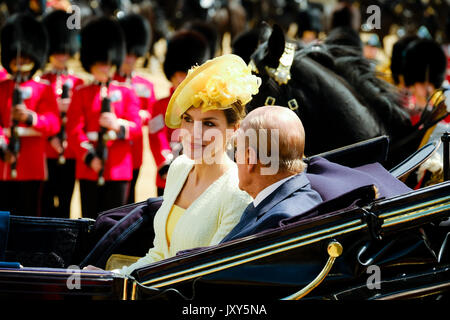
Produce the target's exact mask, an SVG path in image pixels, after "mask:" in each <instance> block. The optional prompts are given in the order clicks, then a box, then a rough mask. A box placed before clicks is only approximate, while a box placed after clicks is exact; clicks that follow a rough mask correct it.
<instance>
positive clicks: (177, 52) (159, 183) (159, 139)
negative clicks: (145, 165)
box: [148, 30, 210, 196]
mask: <svg viewBox="0 0 450 320" xmlns="http://www.w3.org/2000/svg"><path fill="white" fill-rule="evenodd" d="M209 57H210V52H209V46H208V42H207V40H206V39H205V37H204V36H203V35H202V34H200V33H198V32H196V31H188V30H184V31H178V32H177V33H175V34H174V35H173V36H172V38H171V39H169V41H168V43H167V51H166V57H165V59H164V65H163V69H164V73H165V75H166V78H167V79H168V80H169V81H170V82H171V84H172V87H171V88H170V95H169V96H168V97H166V98H163V99H160V100H158V101H157V102H156V103H155V104H154V106H153V108H152V109H151V110H150V121H149V124H148V129H149V142H150V148H151V150H152V154H153V158H154V159H155V163H156V167H157V174H156V187H157V192H158V196H161V195H162V194H163V192H164V187H165V185H166V179H165V178H166V174H167V170H168V168H169V166H170V164H171V163H172V161H173V159H174V158H175V157H176V156H177V155H179V153H180V152H181V150H180V148H181V145H180V143H179V142H178V141H177V138H176V137H172V136H173V130H172V129H170V128H168V127H167V126H166V125H165V122H164V118H165V115H166V110H167V105H168V103H169V100H170V97H171V96H172V94H173V92H174V91H175V89H176V87H177V86H178V85H179V84H180V83H181V82H182V81H183V80H184V78H186V75H187V72H188V70H189V69H190V68H191V67H192V66H195V65H201V64H202V63H203V62H205V61H206V60H207V59H208V58H209Z"/></svg>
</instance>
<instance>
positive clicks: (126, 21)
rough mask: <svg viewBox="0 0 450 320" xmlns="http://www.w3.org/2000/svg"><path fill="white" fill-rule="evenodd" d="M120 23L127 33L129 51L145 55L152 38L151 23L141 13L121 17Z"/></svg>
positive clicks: (129, 52) (139, 55)
mask: <svg viewBox="0 0 450 320" xmlns="http://www.w3.org/2000/svg"><path fill="white" fill-rule="evenodd" d="M119 24H120V26H121V27H122V30H123V32H124V35H125V43H126V48H127V53H128V54H134V55H136V56H137V57H143V56H145V55H146V54H147V52H148V49H149V47H150V43H151V40H152V39H151V37H152V33H151V27H150V23H149V22H148V21H147V20H146V19H145V18H144V17H143V16H141V15H139V14H128V15H126V16H123V17H122V18H120V19H119Z"/></svg>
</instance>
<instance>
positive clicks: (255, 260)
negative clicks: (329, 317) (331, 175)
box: [0, 30, 450, 301]
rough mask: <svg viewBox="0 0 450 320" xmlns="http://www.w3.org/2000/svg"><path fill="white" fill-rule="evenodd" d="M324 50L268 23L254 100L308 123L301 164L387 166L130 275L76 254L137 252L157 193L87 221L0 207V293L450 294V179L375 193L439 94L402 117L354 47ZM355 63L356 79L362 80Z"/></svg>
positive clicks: (424, 152) (429, 148)
mask: <svg viewBox="0 0 450 320" xmlns="http://www.w3.org/2000/svg"><path fill="white" fill-rule="evenodd" d="M280 48H281V49H280ZM333 50H337V49H336V48H334V47H332V46H331V47H330V48H328V49H327V48H321V47H320V46H317V47H311V48H307V49H306V50H297V51H296V49H295V48H294V47H292V46H291V45H290V44H289V45H288V44H286V41H285V39H284V36H283V34H282V32H277V31H276V30H274V32H272V35H271V36H270V37H269V39H268V41H267V42H266V43H265V44H264V45H261V47H260V48H259V49H258V50H256V51H255V53H254V55H253V58H252V65H253V67H254V71H255V72H257V73H258V74H259V76H260V77H261V78H262V81H263V85H262V86H261V90H260V94H258V95H257V96H256V97H254V99H253V101H252V103H251V104H254V106H258V105H259V106H260V105H264V104H268V102H272V103H273V104H279V105H284V106H288V107H290V108H291V109H292V110H294V111H295V112H297V114H298V115H299V117H300V118H301V119H302V121H303V123H304V126H305V130H306V134H307V144H306V149H305V150H306V154H316V156H313V157H310V158H309V159H308V163H309V165H308V170H311V168H314V164H317V163H318V162H320V161H322V160H324V161H330V162H333V163H336V164H339V165H343V166H345V167H351V168H354V169H356V168H357V169H358V170H361V171H363V172H364V170H368V168H379V167H381V166H384V167H385V168H386V169H389V172H388V171H387V170H385V169H384V170H385V171H383V172H384V174H386V173H387V174H388V175H389V176H390V177H391V179H383V178H380V180H379V181H378V182H376V180H377V179H375V180H374V183H366V184H364V185H361V186H360V187H358V188H354V189H349V190H339V189H340V182H341V181H339V180H336V181H335V186H337V188H335V189H337V190H338V191H339V192H338V193H334V194H333V195H328V196H325V195H324V193H321V191H320V190H318V191H319V193H321V196H322V198H323V199H324V202H323V203H321V204H320V205H319V206H317V207H315V208H313V209H312V210H310V211H308V212H301V214H300V212H299V215H298V216H294V217H292V218H290V219H286V220H282V221H280V223H279V226H278V227H277V228H274V229H271V230H266V231H263V232H261V233H258V234H255V235H252V236H248V237H245V238H242V239H236V240H233V241H230V242H226V243H223V244H219V245H216V246H212V247H206V248H194V249H192V250H189V251H185V252H180V253H179V254H177V255H176V256H175V257H173V258H170V259H166V260H163V261H160V262H156V263H152V264H149V265H147V266H145V267H142V268H139V269H136V270H135V271H134V272H133V273H132V274H131V276H122V275H118V274H116V273H113V272H111V271H90V270H83V269H82V267H84V266H86V265H88V264H92V265H95V266H97V267H100V268H105V266H106V263H107V260H108V258H109V257H110V256H111V255H113V254H120V255H124V256H138V257H139V256H144V255H145V254H146V252H147V250H148V249H149V248H150V247H151V246H152V243H153V235H154V233H153V223H152V222H153V217H154V214H155V213H156V211H157V209H158V208H159V206H160V205H161V202H162V199H161V198H151V199H148V200H147V201H143V202H140V203H136V204H132V205H128V206H124V207H120V208H114V209H112V210H109V211H106V212H103V213H100V214H99V216H98V218H97V220H95V221H94V220H89V219H78V220H74V219H63V218H44V217H22V216H14V215H11V216H9V215H8V214H3V215H0V218H3V220H4V221H5V222H4V223H3V225H2V224H0V226H4V227H3V229H0V236H3V239H2V238H0V261H3V262H1V264H0V266H1V267H0V297H2V298H5V297H6V298H11V297H17V298H23V297H31V298H43V299H46V298H84V299H123V300H135V299H139V300H141V299H142V300H166V301H167V300H168V301H201V300H213V301H220V299H222V298H225V299H227V298H229V297H230V294H231V295H232V297H233V298H234V299H239V298H240V299H246V300H254V301H268V300H269V301H274V300H280V299H299V298H304V299H320V300H346V299H385V300H389V299H413V298H414V299H433V300H436V299H443V298H445V299H448V298H449V297H450V239H449V237H450V223H449V217H450V182H449V181H444V182H441V183H438V184H434V185H431V186H428V187H423V188H419V189H418V190H412V189H409V188H406V186H405V188H403V189H402V188H399V189H397V190H398V192H397V193H394V194H384V195H383V194H381V195H380V191H382V189H383V188H384V187H385V185H384V184H389V183H391V182H392V181H398V180H396V179H394V178H399V179H404V178H405V177H406V176H408V174H410V173H411V172H413V171H414V170H415V169H417V167H418V166H419V165H420V164H422V163H423V162H424V161H425V160H426V159H429V158H430V156H431V155H432V154H433V152H435V151H436V149H437V144H436V143H434V142H431V143H428V144H425V145H423V146H422V147H421V148H420V149H418V147H419V142H420V140H422V137H423V136H424V135H425V132H426V131H427V130H428V129H429V128H431V127H432V126H433V125H434V124H436V123H437V122H438V121H439V120H441V118H442V116H443V115H442V114H441V113H442V112H441V111H442V110H444V111H445V106H444V108H442V107H439V106H438V107H437V108H436V110H437V112H431V114H426V115H425V116H424V117H423V121H422V122H421V123H420V124H419V125H418V126H416V127H412V126H411V125H409V126H408V121H405V120H407V119H406V118H405V117H404V112H402V110H400V109H399V107H398V105H396V102H395V97H393V96H392V95H391V94H390V92H389V90H388V88H387V87H386V86H385V85H384V84H382V83H380V82H379V81H378V80H376V79H375V77H372V76H371V75H370V72H369V71H368V69H367V65H366V64H365V62H364V61H363V60H361V59H360V58H359V57H357V56H351V55H350V56H348V55H347V58H351V59H350V62H348V61H347V60H345V59H344V60H345V61H347V62H345V61H340V62H339V61H337V60H333V59H334V58H336V57H339V52H337V53H336V52H334V51H333ZM352 59H354V60H352ZM352 63H353V64H354V68H353V69H351V70H347V69H346V68H349V66H350V65H352ZM291 67H292V70H291ZM332 70H334V71H332ZM350 71H352V72H353V74H348V73H346V72H350ZM333 72H334V73H333ZM333 74H335V75H334V76H333ZM336 74H337V75H336ZM360 76H362V77H363V78H364V81H365V82H364V83H358V80H360V79H362V78H361V77H360ZM291 77H292V80H290V78H291ZM352 81H353V82H352ZM351 88H353V89H351ZM355 88H357V89H355ZM441 106H442V104H441ZM251 107H252V106H251V105H250V108H251ZM447 114H448V113H447ZM445 115H446V114H445ZM385 134H386V135H389V139H388V138H387V137H386V136H384V135H385ZM446 145H447V146H448V143H447V144H446ZM330 149H333V150H332V151H327V150H330ZM414 150H418V151H414ZM325 151H327V152H325ZM446 152H447V153H446V156H445V157H444V159H445V160H446V163H448V149H447V151H446ZM398 159H404V161H403V162H400V161H398ZM397 163H399V164H398V165H397V166H394V164H397ZM319 169H320V168H319ZM317 171H318V172H320V170H317ZM444 171H445V172H448V166H447V167H446V166H444ZM318 172H316V173H318ZM379 172H382V171H379ZM307 173H308V172H307ZM310 173H311V172H310ZM385 178H387V177H385ZM322 191H323V190H322ZM6 235H7V238H6ZM2 255H4V256H2Z"/></svg>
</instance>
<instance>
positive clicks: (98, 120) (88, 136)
mask: <svg viewBox="0 0 450 320" xmlns="http://www.w3.org/2000/svg"><path fill="white" fill-rule="evenodd" d="M124 57H125V39H124V35H123V32H122V29H121V27H120V25H119V24H118V22H117V21H115V20H113V19H110V18H107V17H101V18H96V19H94V20H91V21H90V22H89V23H88V24H87V25H86V26H85V27H84V28H83V29H82V30H81V50H80V60H81V64H82V66H83V68H84V69H85V70H86V71H88V72H90V73H91V74H92V76H93V77H94V79H95V80H94V81H93V82H92V83H89V84H86V85H82V86H79V87H77V88H75V89H74V91H73V95H72V101H71V103H70V106H69V110H68V113H67V136H68V140H69V144H71V145H72V147H73V149H74V150H75V153H76V178H77V179H79V181H80V195H81V207H82V214H83V217H90V218H94V219H95V218H96V217H97V214H98V213H99V212H101V211H103V210H107V209H111V208H114V207H118V206H121V205H123V204H125V203H126V200H127V197H128V190H129V186H130V181H131V179H132V177H133V159H132V152H131V141H132V140H133V139H134V138H135V137H136V136H138V135H139V134H140V133H141V120H140V117H139V100H138V98H137V97H136V95H135V94H134V92H133V90H132V88H131V87H130V86H127V85H125V84H121V83H119V82H116V81H113V80H111V79H112V77H113V75H114V72H115V70H116V69H119V68H120V66H121V64H122V62H123V59H124Z"/></svg>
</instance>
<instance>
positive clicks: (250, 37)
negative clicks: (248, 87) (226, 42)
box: [232, 28, 261, 64]
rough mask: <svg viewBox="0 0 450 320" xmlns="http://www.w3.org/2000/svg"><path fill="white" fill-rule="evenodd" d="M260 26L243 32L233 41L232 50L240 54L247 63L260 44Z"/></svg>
mask: <svg viewBox="0 0 450 320" xmlns="http://www.w3.org/2000/svg"><path fill="white" fill-rule="evenodd" d="M260 32H261V31H260V29H259V28H253V29H250V30H247V31H244V32H241V33H240V34H238V35H237V36H236V38H235V39H234V40H233V43H232V49H233V50H232V51H233V53H234V54H236V55H238V56H240V57H241V58H242V59H243V60H244V61H245V63H247V64H249V62H250V60H251V56H252V54H253V52H255V50H256V48H257V47H258V45H259V34H260Z"/></svg>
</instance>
